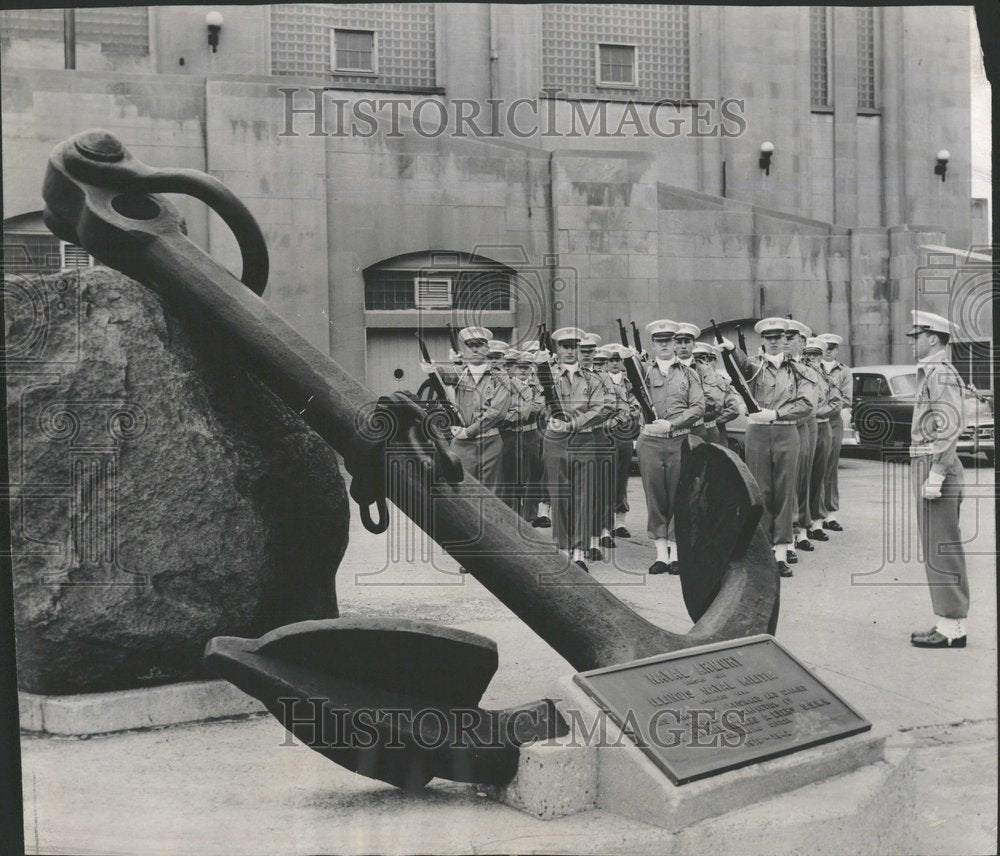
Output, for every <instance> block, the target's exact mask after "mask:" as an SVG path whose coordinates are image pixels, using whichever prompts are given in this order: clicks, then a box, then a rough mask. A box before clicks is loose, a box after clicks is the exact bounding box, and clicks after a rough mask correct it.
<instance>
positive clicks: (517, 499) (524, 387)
mask: <svg viewBox="0 0 1000 856" xmlns="http://www.w3.org/2000/svg"><path fill="white" fill-rule="evenodd" d="M533 368H534V361H533V359H532V356H531V354H527V353H523V352H519V353H518V356H517V362H516V364H515V366H514V377H513V378H511V383H512V389H511V401H512V405H511V412H512V413H515V414H516V416H515V421H514V426H513V437H514V444H515V448H516V452H517V454H516V463H515V468H514V490H513V499H514V504H513V506H512V507H513V509H514V510H515V511H516V512H517V513H518V514H519V515H520V517H521V519H522V520H527V521H528V522H531V520H532V519H534V516H535V511H536V510H537V509H538V489H537V488H538V480H539V478H540V477H541V469H542V459H541V454H540V451H539V445H538V414H539V413H541V411H542V390H541V387H540V386H538V382H537V381H536V380H535V378H534V374H533V371H532V370H533ZM529 512H530V516H529Z"/></svg>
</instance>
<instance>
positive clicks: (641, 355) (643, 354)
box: [637, 351, 649, 363]
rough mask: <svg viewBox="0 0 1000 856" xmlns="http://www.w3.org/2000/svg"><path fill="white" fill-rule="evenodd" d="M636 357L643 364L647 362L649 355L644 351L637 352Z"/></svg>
mask: <svg viewBox="0 0 1000 856" xmlns="http://www.w3.org/2000/svg"><path fill="white" fill-rule="evenodd" d="M637 356H638V357H639V359H640V360H642V362H644V363H645V362H648V361H649V354H648V353H647V352H646V351H639V352H638V354H637Z"/></svg>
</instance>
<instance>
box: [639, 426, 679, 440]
mask: <svg viewBox="0 0 1000 856" xmlns="http://www.w3.org/2000/svg"><path fill="white" fill-rule="evenodd" d="M648 427H649V426H648V425H643V426H642V428H641V429H640V430H639V433H640V434H642V436H643V437H664V438H666V439H668V440H669V439H670V438H671V437H683V436H684V435H685V434H690V433H691V429H690V428H677V429H671V431H670V433H669V434H652V433H650V432H649V431H647V430H646V429H647V428H648Z"/></svg>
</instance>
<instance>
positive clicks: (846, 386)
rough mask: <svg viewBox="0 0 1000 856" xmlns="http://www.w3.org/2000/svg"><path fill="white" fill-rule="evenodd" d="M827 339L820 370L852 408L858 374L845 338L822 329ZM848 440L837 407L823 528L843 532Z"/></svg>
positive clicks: (843, 404)
mask: <svg viewBox="0 0 1000 856" xmlns="http://www.w3.org/2000/svg"><path fill="white" fill-rule="evenodd" d="M818 338H819V339H821V340H822V341H823V342H825V343H826V355H825V356H824V357H823V360H822V362H821V363H820V371H822V372H823V374H824V375H825V377H826V379H827V382H828V383H829V384H830V386H831V388H834V387H835V388H836V389H837V390H838V397H839V400H840V408H841V410H842V409H843V408H845V407H846V408H850V406H851V402H852V401H853V399H854V377H853V376H852V375H851V370H850V369H849V368H848V367H847V366H845V365H844V364H843V363H842V362H840V358H839V354H840V346H841V345H842V344H843V342H844V340H843V339H842V338H841V337H840V336H838V335H837V334H836V333H821V334H820V336H819V337H818ZM843 441H844V420H843V418H842V417H841V415H840V411H839V410H838V411H837V418H836V419H833V418H831V419H830V454H829V455H828V456H827V461H826V480H825V482H826V489H825V490H826V492H825V494H824V496H823V505H824V507H825V508H826V517H825V518H824V520H823V528H824V529H829V530H830V531H831V532H843V531H844V527H843V526H842V525H841V524H840V523H839V522H838V521H837V517H836V515H837V512H839V511H840V482H839V480H838V473H837V470H838V467H839V466H840V447H841V444H842V443H843Z"/></svg>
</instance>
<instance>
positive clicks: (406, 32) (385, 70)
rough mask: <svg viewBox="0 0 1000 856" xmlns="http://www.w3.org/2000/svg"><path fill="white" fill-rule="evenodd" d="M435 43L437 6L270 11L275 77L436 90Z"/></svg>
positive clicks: (313, 6)
mask: <svg viewBox="0 0 1000 856" xmlns="http://www.w3.org/2000/svg"><path fill="white" fill-rule="evenodd" d="M331 31H332V32H331ZM434 44H435V35H434V4H433V3H279V4H276V5H274V6H271V70H272V72H273V73H274V74H280V75H295V76H299V77H327V78H329V79H330V81H331V85H333V86H338V87H344V88H346V87H350V86H352V85H355V84H356V85H359V86H363V87H368V88H382V87H392V88H405V89H420V88H431V87H434V86H435V85H436V77H435V62H436V59H435V55H434ZM352 72H353V73H352ZM375 73H377V75H378V77H377V79H375V78H374V74H375Z"/></svg>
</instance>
